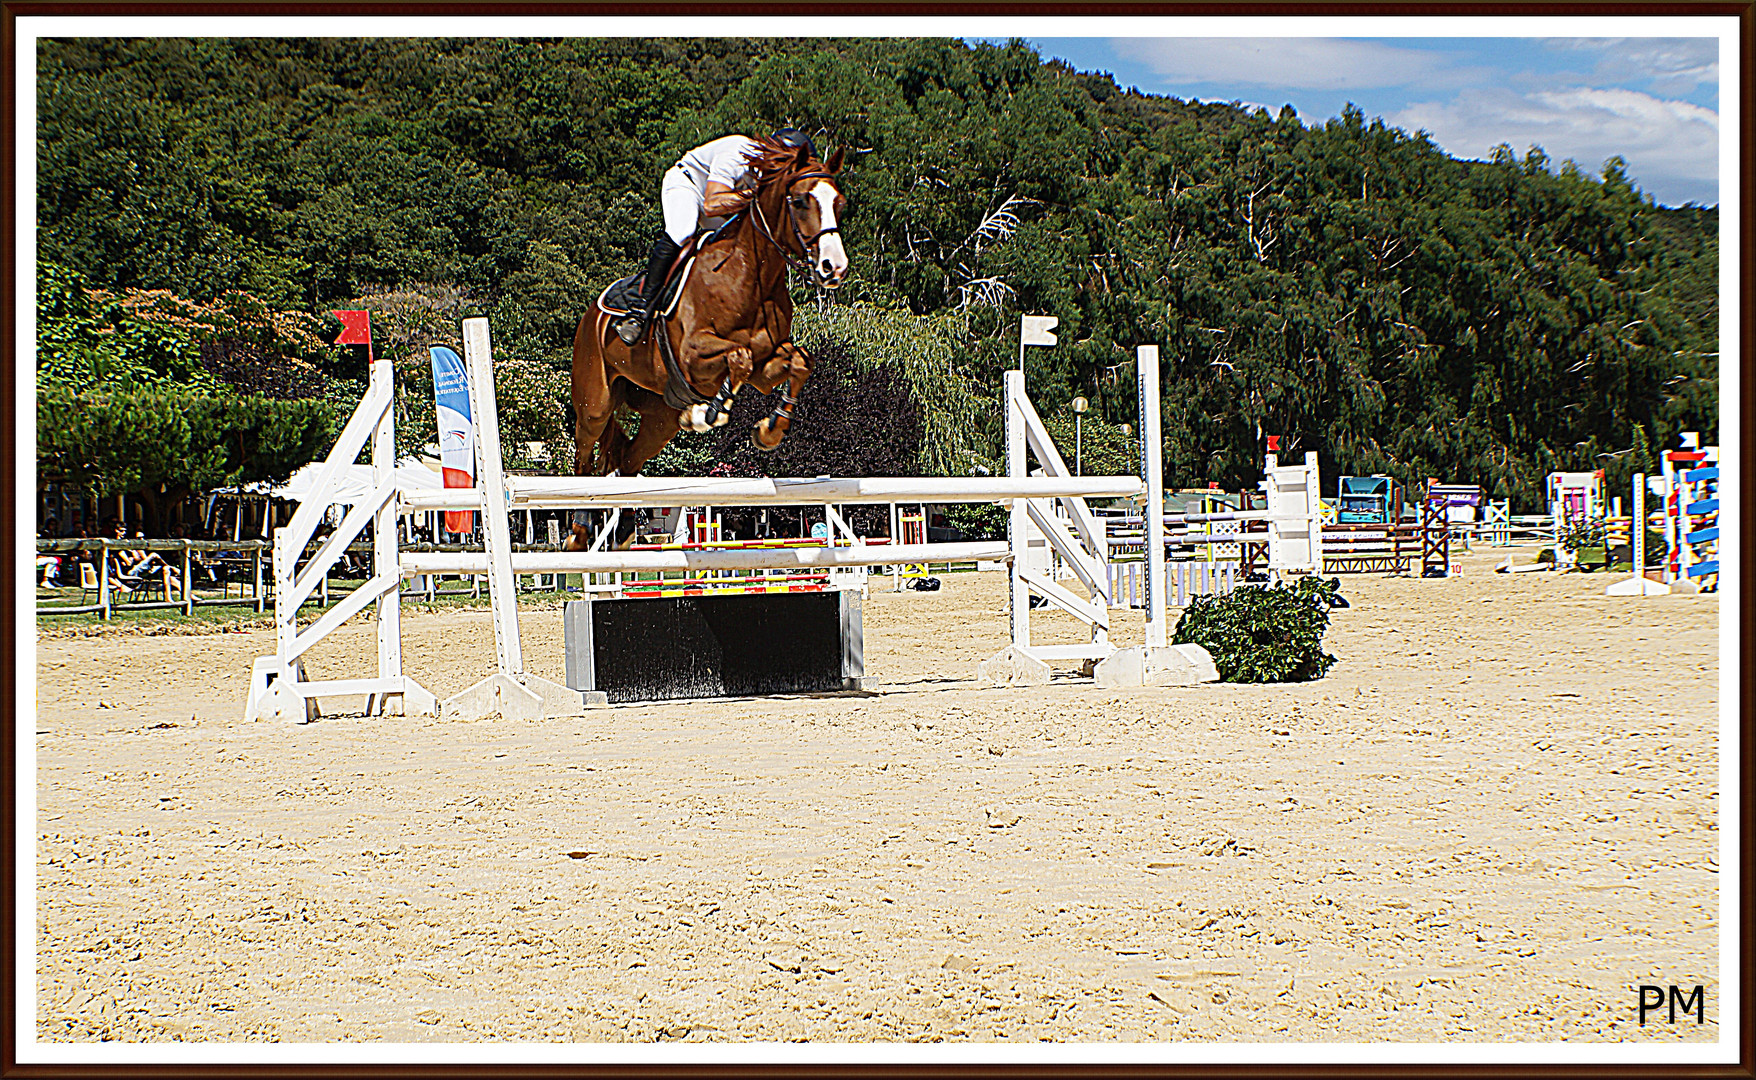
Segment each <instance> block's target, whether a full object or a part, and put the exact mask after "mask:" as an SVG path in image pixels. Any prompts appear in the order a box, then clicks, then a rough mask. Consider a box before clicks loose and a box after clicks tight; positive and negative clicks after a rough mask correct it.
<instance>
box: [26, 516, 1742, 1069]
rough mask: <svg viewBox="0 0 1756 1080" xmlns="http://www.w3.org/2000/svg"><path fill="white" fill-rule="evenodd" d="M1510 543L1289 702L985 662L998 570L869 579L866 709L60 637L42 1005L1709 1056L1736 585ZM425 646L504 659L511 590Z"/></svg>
mask: <svg viewBox="0 0 1756 1080" xmlns="http://www.w3.org/2000/svg"><path fill="white" fill-rule="evenodd" d="M1502 555H1503V552H1498V551H1493V552H1491V553H1490V552H1489V551H1480V550H1479V551H1478V552H1477V553H1476V554H1474V555H1470V556H1466V557H1465V558H1464V560H1463V567H1464V573H1462V574H1461V575H1460V576H1457V577H1454V578H1451V579H1447V580H1417V579H1406V578H1405V579H1393V578H1387V577H1382V576H1351V577H1344V578H1343V592H1344V595H1346V596H1347V597H1348V598H1349V599H1350V600H1351V601H1352V605H1353V606H1352V607H1350V608H1348V609H1345V610H1338V611H1337V612H1336V614H1335V618H1334V622H1333V624H1332V626H1331V628H1330V631H1329V633H1328V635H1327V637H1326V644H1327V646H1328V648H1329V651H1331V652H1332V653H1334V654H1335V655H1336V656H1337V657H1339V658H1340V663H1338V664H1336V665H1335V667H1334V668H1333V669H1332V670H1331V672H1330V674H1329V675H1328V676H1327V677H1326V678H1324V679H1322V680H1320V681H1318V682H1315V683H1307V684H1298V685H1273V686H1225V685H1208V686H1201V687H1195V688H1153V689H1144V690H1128V691H1115V690H1100V689H1096V688H1095V687H1093V686H1092V685H1091V683H1090V682H1089V681H1085V680H1079V679H1077V678H1073V677H1069V678H1067V679H1065V680H1057V683H1056V685H1054V686H1052V687H1049V688H1037V689H979V688H977V687H976V685H975V683H974V675H975V668H976V664H977V663H978V662H979V661H980V660H981V659H982V658H983V657H984V656H987V655H988V654H990V653H993V652H994V651H996V650H997V649H999V648H1000V647H1002V645H1004V643H1005V642H1004V635H1005V632H1006V620H1005V618H1004V609H1005V592H1004V588H1003V584H1004V583H1003V580H1002V579H1001V577H1000V575H999V574H995V573H984V574H979V575H957V576H953V577H948V578H946V579H945V588H944V589H943V590H942V591H941V592H938V593H915V592H903V593H892V592H891V591H890V586H889V583H888V581H880V580H878V579H874V581H873V585H872V590H871V595H870V597H869V598H868V600H867V602H866V607H865V628H866V650H867V657H868V671H869V672H870V673H872V674H874V675H876V676H878V678H879V679H880V680H881V681H882V683H883V686H882V689H881V691H880V692H878V693H876V694H870V695H856V696H829V697H796V698H783V699H762V700H729V701H727V700H721V701H701V702H693V703H687V704H681V705H674V704H672V705H663V706H622V707H616V708H611V709H607V710H599V711H594V712H592V713H591V714H590V715H587V716H585V717H583V718H576V719H567V720H562V721H558V722H551V723H548V724H520V723H509V722H504V721H498V720H495V721H487V722H482V723H472V724H458V723H440V722H438V721H435V720H433V719H430V718H407V719H405V718H401V717H390V718H381V719H373V718H366V717H363V716H360V715H358V714H357V712H356V713H355V714H354V715H348V714H347V712H346V710H347V709H350V708H351V709H355V710H357V709H358V708H359V704H358V702H359V700H360V699H357V698H356V699H346V698H343V699H336V700H335V701H334V702H333V703H330V704H331V705H332V706H335V707H339V709H340V715H334V716H326V717H324V718H323V719H322V720H321V721H319V722H318V723H315V724H312V725H310V726H306V727H295V726H290V725H283V724H279V723H272V722H258V723H248V724H246V723H242V722H240V719H239V717H240V715H241V712H242V707H243V695H244V691H245V687H246V683H247V681H248V676H249V671H250V661H251V658H252V657H255V656H258V655H262V654H265V653H269V652H271V651H272V649H273V639H272V636H271V635H270V634H268V633H266V632H252V633H248V634H239V633H233V634H218V635H212V636H206V637H141V636H133V637H118V636H108V637H96V638H48V639H43V640H40V641H39V643H38V649H37V657H38V666H37V676H38V680H39V687H38V703H39V707H38V713H37V725H36V726H37V737H36V748H37V811H38V819H37V836H38V847H37V857H36V872H37V883H36V884H37V892H36V919H37V936H36V943H37V949H38V953H37V991H38V998H37V1003H36V1015H37V1023H38V1034H39V1037H40V1038H43V1039H47V1040H65V1041H86V1040H96V1039H117V1040H142V1041H162V1040H220V1041H237V1040H243V1041H256V1040H287V1041H331V1040H389V1041H467V1040H575V1041H601V1040H610V1041H621V1040H673V1039H677V1040H682V1039H686V1040H692V1041H721V1040H804V1039H809V1040H830V1041H861V1040H906V1041H925V1040H1024V1041H1034V1040H1099V1041H1107V1040H1117V1041H1125V1040H1213V1039H1226V1040H1267V1041H1281V1040H1324V1041H1329V1040H1344V1041H1352V1040H1421V1041H1426V1040H1434V1039H1463V1040H1562V1039H1577V1040H1631V1041H1642V1042H1649V1041H1671V1040H1678V1039H1691V1040H1696V1039H1701V1040H1712V1039H1716V1038H1718V1034H1719V1029H1718V1024H1717V1019H1718V1011H1719V984H1718V981H1717V977H1718V966H1719V942H1720V931H1719V918H1720V910H1719V900H1718V886H1719V877H1718V873H1719V866H1718V862H1717V858H1718V854H1719V833H1718V829H1717V811H1716V799H1717V795H1718V792H1719V772H1718V766H1717V755H1718V739H1717V730H1718V723H1719V720H1718V701H1719V691H1718V680H1719V672H1720V661H1719V649H1718V640H1719V635H1718V632H1717V625H1718V617H1719V603H1720V601H1719V598H1718V597H1717V596H1669V597H1656V598H1649V599H1624V598H1610V597H1606V596H1604V595H1603V588H1604V586H1605V585H1606V584H1607V583H1608V582H1609V581H1610V580H1612V578H1610V577H1608V576H1606V575H1604V574H1593V575H1564V576H1563V575H1555V574H1525V575H1516V576H1514V575H1498V574H1494V573H1491V572H1490V567H1491V566H1492V565H1493V563H1494V562H1496V561H1498V559H1499V558H1501V557H1502ZM1530 557H1531V552H1530V551H1522V552H1520V553H1519V558H1520V561H1528V560H1529V558H1530ZM522 618H523V622H522V625H523V633H524V635H525V649H526V656H527V659H528V662H529V664H530V666H531V668H532V670H534V671H535V672H536V673H537V674H540V675H544V676H546V677H549V678H553V679H557V680H559V679H561V678H562V657H561V618H560V612H559V611H558V610H527V611H526V612H525V613H524V615H523V617H522ZM1037 622H1038V623H1039V624H1041V625H1050V624H1055V623H1057V622H1059V624H1060V626H1061V628H1062V634H1063V639H1064V640H1066V639H1071V631H1070V630H1069V629H1068V627H1070V625H1071V624H1070V622H1060V617H1057V616H1048V615H1041V614H1040V613H1039V615H1038V618H1037ZM1119 622H1120V627H1119V629H1118V630H1117V631H1116V633H1115V635H1114V637H1115V639H1116V640H1118V641H1120V642H1122V643H1132V642H1137V641H1138V640H1139V635H1140V618H1139V615H1138V613H1129V614H1121V615H1120V616H1119ZM405 628H406V635H405V640H406V646H405V648H406V653H407V658H408V661H407V662H408V670H409V671H410V672H411V674H414V675H416V676H417V677H419V678H420V679H422V681H423V682H425V683H426V685H427V686H428V687H429V688H430V689H432V690H433V691H434V692H435V693H437V694H438V695H439V696H440V697H445V696H447V695H449V694H452V693H456V692H457V691H459V690H461V689H463V688H464V687H465V686H467V685H469V684H471V683H473V682H475V681H476V680H478V679H479V678H482V677H483V676H486V675H488V674H489V673H490V672H491V669H492V665H493V655H494V648H493V635H492V630H491V626H490V622H489V618H488V613H487V611H486V610H485V609H483V610H480V611H469V612H452V613H448V614H440V615H421V614H416V615H411V616H409V617H408V618H407V622H406V623H405ZM442 633H458V634H460V635H461V636H462V637H463V638H464V639H465V640H466V641H468V642H469V643H470V644H469V645H468V646H467V647H456V648H455V651H451V652H450V655H452V656H460V655H461V656H466V657H468V662H467V663H461V664H454V666H451V667H444V666H442V664H441V661H440V656H441V652H440V637H441V634H442ZM372 635H373V629H372V627H371V625H370V624H369V623H366V622H363V621H356V622H355V623H353V624H351V625H350V626H349V627H347V628H346V629H345V630H344V632H342V633H341V634H340V635H339V636H338V637H336V638H332V639H331V640H329V641H327V642H325V643H323V644H322V645H319V646H318V647H317V648H316V649H315V650H313V655H312V656H311V658H310V665H309V668H310V673H311V675H312V676H313V677H320V678H327V677H342V676H346V675H350V674H367V673H368V670H367V665H368V664H369V663H371V662H372V659H373V657H374V656H375V650H374V646H373V645H372V642H373V640H374V639H373V636H372ZM1044 636H1047V635H1044ZM1041 639H1042V637H1039V640H1041ZM1641 983H1659V984H1677V985H1680V986H1682V987H1684V988H1689V987H1692V986H1694V985H1695V984H1698V983H1699V984H1703V985H1705V987H1706V992H1707V1010H1706V1015H1707V1022H1706V1024H1705V1025H1702V1026H1697V1025H1696V1024H1695V1023H1694V1022H1693V1020H1692V1018H1691V1020H1690V1022H1688V1023H1677V1024H1676V1025H1674V1026H1673V1025H1671V1024H1669V1023H1663V1022H1659V1021H1658V1020H1657V1019H1655V1018H1649V1022H1648V1024H1647V1025H1646V1026H1645V1027H1644V1028H1642V1027H1640V1026H1639V1024H1638V1020H1637V1013H1636V1008H1635V1005H1636V998H1635V987H1636V986H1637V985H1638V984H1641ZM1658 1015H1662V1013H1661V1014H1658Z"/></svg>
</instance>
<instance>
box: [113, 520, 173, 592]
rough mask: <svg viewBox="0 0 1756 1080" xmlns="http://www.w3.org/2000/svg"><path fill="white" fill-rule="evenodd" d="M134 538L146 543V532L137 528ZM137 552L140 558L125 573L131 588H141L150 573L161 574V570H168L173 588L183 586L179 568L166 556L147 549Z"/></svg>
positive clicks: (124, 578) (124, 579)
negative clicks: (169, 561)
mask: <svg viewBox="0 0 1756 1080" xmlns="http://www.w3.org/2000/svg"><path fill="white" fill-rule="evenodd" d="M134 539H136V540H139V541H141V542H142V543H145V541H146V534H145V533H143V532H140V531H139V530H136V531H135V533H134ZM135 554H136V555H138V556H139V558H137V559H135V560H134V565H133V566H132V567H130V568H129V570H128V571H127V572H126V573H125V574H124V575H123V581H124V583H126V584H127V585H129V586H130V587H131V588H139V587H140V586H141V585H142V584H144V583H145V581H146V579H147V577H148V575H154V574H159V573H161V572H168V579H169V581H170V583H171V588H172V589H180V588H182V584H181V580H180V579H181V575H180V574H178V573H177V568H176V567H174V566H172V565H171V564H170V563H168V562H166V561H165V560H164V557H163V556H161V555H160V554H159V553H158V552H156V551H146V550H144V549H142V550H139V551H136V552H135Z"/></svg>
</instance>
